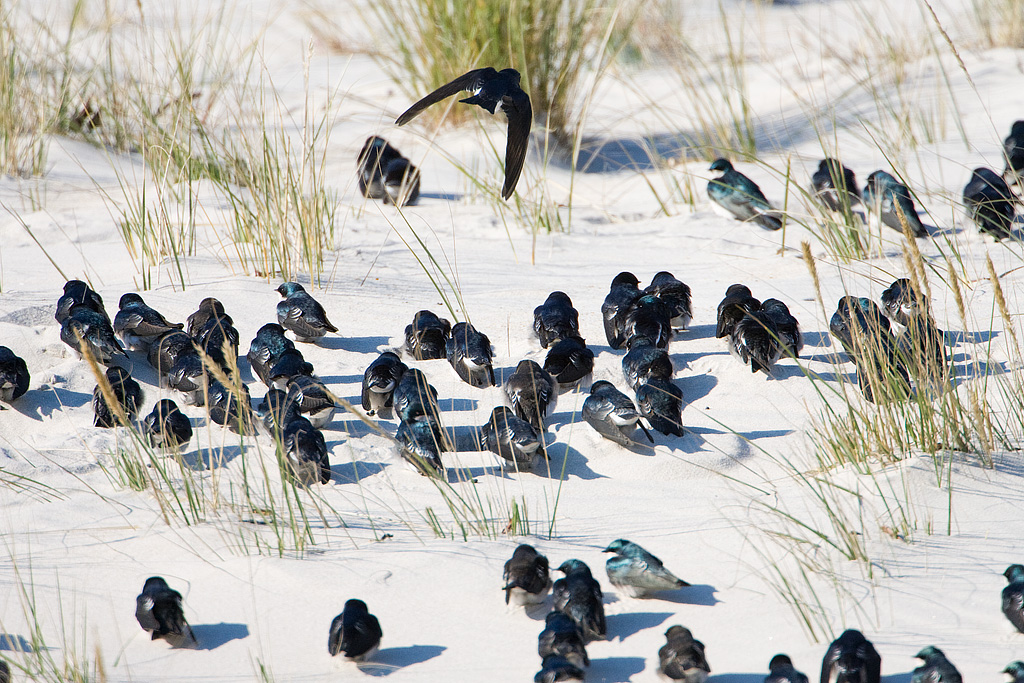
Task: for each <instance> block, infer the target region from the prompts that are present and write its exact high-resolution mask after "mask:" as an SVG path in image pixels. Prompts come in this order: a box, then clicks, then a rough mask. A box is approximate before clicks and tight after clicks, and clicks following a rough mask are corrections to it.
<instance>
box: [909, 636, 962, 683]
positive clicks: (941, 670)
mask: <svg viewBox="0 0 1024 683" xmlns="http://www.w3.org/2000/svg"><path fill="white" fill-rule="evenodd" d="M914 656H915V657H917V658H918V659H921V660H924V664H922V665H921V666H919V667H917V668H916V669H914V673H913V674H911V676H910V683H963V680H964V679H963V677H962V676H961V675H960V672H959V671H957V670H956V667H955V666H953V663H952V662H951V661H949V660H948V659H946V655H945V653H943V652H942V650H940V649H939V648H937V647H935V646H934V645H929V646H928V647H926V648H924V649H923V650H921V651H920V652H918V653H917V654H916V655H914Z"/></svg>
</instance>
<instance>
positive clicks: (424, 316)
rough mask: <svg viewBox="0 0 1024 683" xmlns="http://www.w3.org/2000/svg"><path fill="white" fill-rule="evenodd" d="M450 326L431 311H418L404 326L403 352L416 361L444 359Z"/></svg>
mask: <svg viewBox="0 0 1024 683" xmlns="http://www.w3.org/2000/svg"><path fill="white" fill-rule="evenodd" d="M451 334H452V324H451V323H450V322H448V321H447V320H445V319H444V318H439V317H438V316H437V314H435V313H432V312H431V311H419V312H417V313H416V315H414V316H413V317H412V324H410V325H406V326H405V351H406V353H408V354H409V355H410V356H412V357H413V358H415V359H416V360H434V359H437V358H445V357H446V356H447V353H448V337H450V336H451Z"/></svg>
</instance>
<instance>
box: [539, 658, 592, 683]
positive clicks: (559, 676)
mask: <svg viewBox="0 0 1024 683" xmlns="http://www.w3.org/2000/svg"><path fill="white" fill-rule="evenodd" d="M582 680H586V672H585V671H583V669H581V668H579V667H578V666H576V665H575V664H573V663H572V662H571V661H569V660H568V659H566V658H565V657H562V656H561V655H556V654H551V655H547V656H545V657H544V658H543V659H542V660H541V663H540V671H538V672H537V674H536V675H535V676H534V677H533V683H556V682H560V681H582Z"/></svg>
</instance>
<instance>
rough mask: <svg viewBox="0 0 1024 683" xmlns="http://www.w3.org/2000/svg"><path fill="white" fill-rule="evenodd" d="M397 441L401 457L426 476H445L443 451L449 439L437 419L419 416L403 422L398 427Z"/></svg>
mask: <svg viewBox="0 0 1024 683" xmlns="http://www.w3.org/2000/svg"><path fill="white" fill-rule="evenodd" d="M395 439H396V440H397V441H398V444H399V446H400V452H399V453H400V455H401V456H402V458H404V459H405V460H406V462H408V463H410V464H411V465H412V466H413V467H414V468H416V470H417V471H418V472H419V473H420V474H422V475H424V476H438V477H443V476H444V465H443V464H442V463H441V451H442V450H445V448H446V447H445V444H446V442H447V438H446V436H445V434H444V429H442V428H441V424H440V423H439V422H438V421H437V419H436V418H434V417H432V416H430V415H419V416H417V417H414V418H412V419H411V420H402V422H400V423H399V425H398V433H397V434H395Z"/></svg>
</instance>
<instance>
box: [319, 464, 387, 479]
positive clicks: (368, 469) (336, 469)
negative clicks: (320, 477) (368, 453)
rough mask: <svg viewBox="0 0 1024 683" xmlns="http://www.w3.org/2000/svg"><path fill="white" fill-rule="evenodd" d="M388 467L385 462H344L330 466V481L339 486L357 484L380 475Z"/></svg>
mask: <svg viewBox="0 0 1024 683" xmlns="http://www.w3.org/2000/svg"><path fill="white" fill-rule="evenodd" d="M388 467H389V464H388V463H386V462H362V461H356V462H346V463H341V464H338V465H331V481H334V482H336V483H339V484H345V483H352V484H358V483H359V482H360V481H362V480H363V479H367V478H369V477H372V476H373V475H375V474H380V473H381V472H383V471H384V470H385V469H387V468H388Z"/></svg>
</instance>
